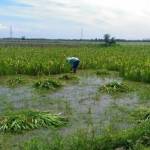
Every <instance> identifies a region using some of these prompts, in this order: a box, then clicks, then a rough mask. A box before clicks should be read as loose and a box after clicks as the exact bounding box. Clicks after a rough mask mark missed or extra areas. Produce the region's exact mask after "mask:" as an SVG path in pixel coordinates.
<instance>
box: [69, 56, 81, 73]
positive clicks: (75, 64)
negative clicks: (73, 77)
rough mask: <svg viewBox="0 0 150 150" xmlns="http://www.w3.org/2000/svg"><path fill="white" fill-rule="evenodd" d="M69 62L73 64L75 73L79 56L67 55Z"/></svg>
mask: <svg viewBox="0 0 150 150" xmlns="http://www.w3.org/2000/svg"><path fill="white" fill-rule="evenodd" d="M67 61H68V63H69V64H70V65H71V68H72V71H73V73H76V71H77V68H78V66H79V63H80V60H79V58H77V57H67Z"/></svg>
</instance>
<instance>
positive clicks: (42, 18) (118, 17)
mask: <svg viewBox="0 0 150 150" xmlns="http://www.w3.org/2000/svg"><path fill="white" fill-rule="evenodd" d="M14 2H15V4H19V5H11V6H10V5H8V6H5V7H0V16H6V18H7V17H9V18H10V17H12V18H13V19H9V20H7V21H6V20H5V21H4V20H3V21H4V23H7V24H14V25H15V26H17V28H20V30H21V28H24V30H25V31H28V32H30V31H33V29H37V30H38V29H40V30H43V32H44V33H45V36H48V34H49V33H50V32H52V31H53V32H54V31H55V32H57V31H59V32H62V35H63V36H62V37H64V38H65V36H66V34H67V35H68V37H69V35H70V36H73V34H74V35H77V33H75V31H76V32H77V30H78V34H79V32H80V28H84V29H85V31H86V32H88V33H85V36H86V35H87V37H89V36H90V35H91V36H92V37H93V36H97V35H98V34H103V33H106V32H108V33H112V34H114V35H117V36H120V37H122V36H124V37H129V38H136V37H137V36H139V38H140V37H141V38H142V37H146V36H147V37H148V36H149V35H150V30H149V27H148V26H150V10H149V7H150V1H149V0H132V1H131V0H75V1H74V0H14ZM24 6H29V7H24ZM18 30H19V29H18ZM137 31H138V33H137ZM46 32H47V33H48V34H47V33H46ZM71 32H72V33H71ZM35 33H36V32H35V31H33V32H32V33H31V34H35ZM36 36H37V34H36ZM43 36H44V34H43Z"/></svg>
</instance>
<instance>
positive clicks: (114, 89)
mask: <svg viewBox="0 0 150 150" xmlns="http://www.w3.org/2000/svg"><path fill="white" fill-rule="evenodd" d="M99 90H100V91H101V92H104V93H108V94H113V93H127V92H129V91H131V89H130V88H129V87H128V85H126V84H125V83H121V82H117V81H113V82H111V83H108V84H106V85H103V86H102V87H100V88H99Z"/></svg>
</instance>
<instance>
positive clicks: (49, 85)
mask: <svg viewBox="0 0 150 150" xmlns="http://www.w3.org/2000/svg"><path fill="white" fill-rule="evenodd" d="M61 86H62V84H61V83H60V82H59V81H58V80H54V79H46V80H40V81H37V82H36V83H35V84H34V87H35V88H38V89H46V90H50V89H51V90H54V89H57V88H60V87H61Z"/></svg>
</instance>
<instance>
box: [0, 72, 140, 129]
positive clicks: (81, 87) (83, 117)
mask: <svg viewBox="0 0 150 150" xmlns="http://www.w3.org/2000/svg"><path fill="white" fill-rule="evenodd" d="M113 80H118V81H120V80H121V78H113V77H110V78H100V77H98V76H96V75H94V74H92V73H89V72H84V73H82V72H81V73H80V74H79V82H77V83H75V84H71V83H70V84H68V85H67V86H65V87H63V88H61V89H60V90H58V91H56V92H54V93H50V92H46V93H45V92H43V93H42V92H38V91H36V90H35V89H33V88H32V86H24V87H18V88H8V87H2V86H0V103H1V105H0V112H3V111H5V109H38V110H41V111H45V110H46V111H50V112H52V113H62V114H65V115H68V116H71V117H70V118H71V119H70V120H71V126H72V127H73V128H74V129H75V128H80V127H84V126H88V125H91V124H93V125H94V124H99V122H100V121H101V118H102V117H103V115H104V112H105V110H106V108H109V107H110V106H111V105H113V104H114V103H117V104H118V105H126V106H130V105H131V106H133V104H136V102H137V97H136V96H132V97H130V96H124V97H123V98H120V99H118V100H117V102H116V101H114V99H113V98H112V97H111V96H109V95H102V94H101V93H99V92H98V88H99V87H100V86H102V85H104V84H106V83H109V82H111V81H113ZM76 123H78V125H77V124H76Z"/></svg>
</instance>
